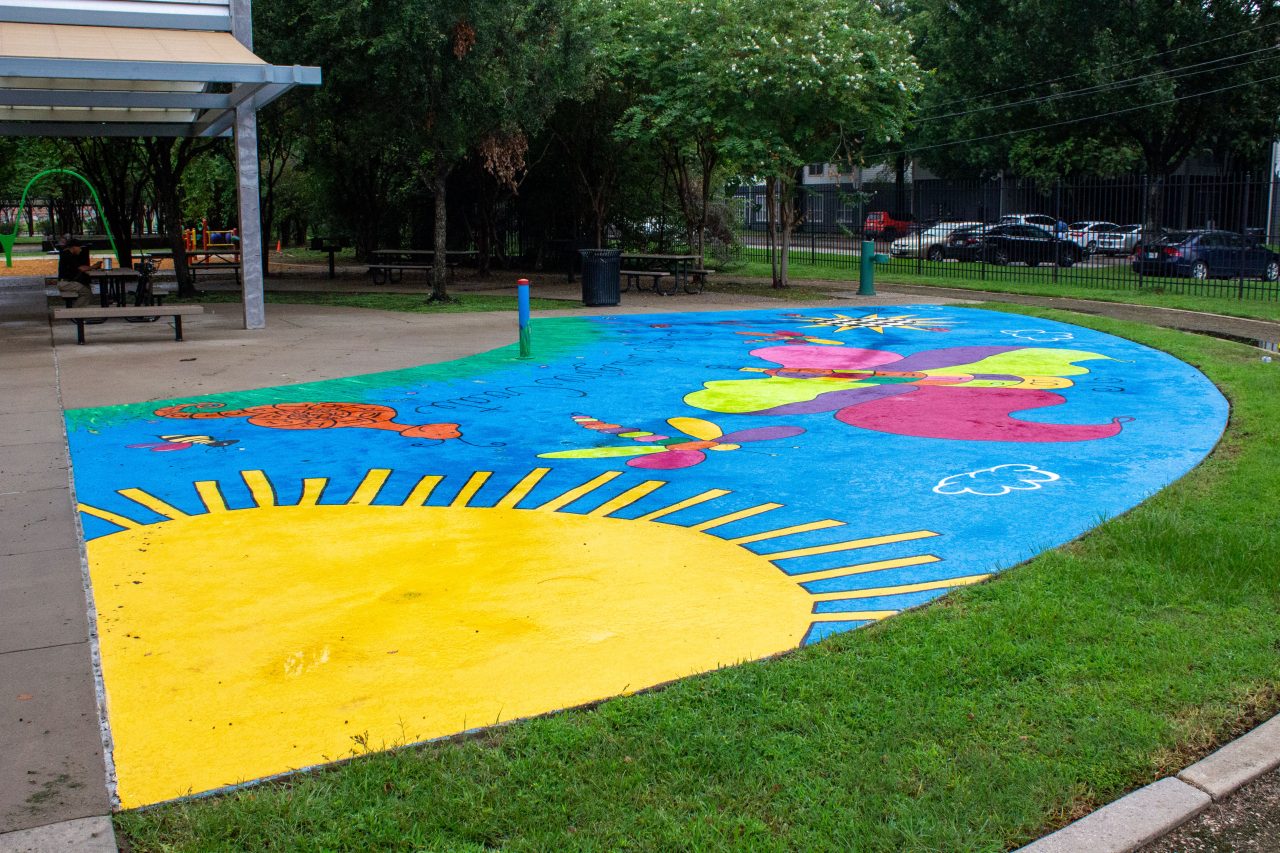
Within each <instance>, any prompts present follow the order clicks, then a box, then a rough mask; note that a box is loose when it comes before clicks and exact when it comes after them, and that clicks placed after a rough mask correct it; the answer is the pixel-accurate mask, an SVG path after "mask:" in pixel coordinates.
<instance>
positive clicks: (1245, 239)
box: [1236, 172, 1251, 299]
mask: <svg viewBox="0 0 1280 853" xmlns="http://www.w3.org/2000/svg"><path fill="white" fill-rule="evenodd" d="M1250 177H1251V175H1249V173H1247V172H1246V173H1245V176H1244V183H1243V184H1242V185H1241V187H1240V260H1239V261H1238V262H1237V266H1238V267H1239V272H1240V281H1239V284H1238V286H1237V290H1236V298H1237V299H1244V253H1245V249H1246V247H1247V245H1248V243H1249V178H1250Z"/></svg>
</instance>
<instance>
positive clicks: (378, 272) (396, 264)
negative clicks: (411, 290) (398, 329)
mask: <svg viewBox="0 0 1280 853" xmlns="http://www.w3.org/2000/svg"><path fill="white" fill-rule="evenodd" d="M444 254H445V263H446V265H448V266H450V267H451V266H452V265H454V264H456V263H457V262H458V261H459V260H461V259H463V258H467V259H470V258H474V257H476V256H477V255H478V254H479V253H478V252H476V251H475V250H474V249H449V250H447V251H446V252H445V253H444ZM435 258H436V252H435V249H374V250H373V251H372V252H370V253H369V275H371V276H372V277H373V283H374V284H382V283H383V282H390V283H392V284H395V283H396V282H397V281H399V280H400V279H401V277H403V275H404V271H405V270H429V269H431V268H432V267H433V266H434V265H435Z"/></svg>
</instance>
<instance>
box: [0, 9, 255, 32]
mask: <svg viewBox="0 0 1280 853" xmlns="http://www.w3.org/2000/svg"><path fill="white" fill-rule="evenodd" d="M213 8H216V7H213ZM0 21H4V22H11V23H15V24H72V25H79V26H95V27H138V28H141V29H156V30H210V31H214V32H226V31H227V30H228V29H230V26H231V23H230V16H229V15H227V14H226V13H225V12H223V13H221V14H219V13H217V12H208V13H206V12H201V13H198V14H190V15H183V14H174V13H171V12H170V13H165V12H110V11H93V10H89V9H83V8H77V9H50V8H28V7H24V6H0Z"/></svg>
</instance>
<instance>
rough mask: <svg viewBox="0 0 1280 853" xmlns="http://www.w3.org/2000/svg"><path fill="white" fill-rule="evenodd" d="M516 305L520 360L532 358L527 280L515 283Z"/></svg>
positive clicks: (523, 279)
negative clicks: (518, 323)
mask: <svg viewBox="0 0 1280 853" xmlns="http://www.w3.org/2000/svg"><path fill="white" fill-rule="evenodd" d="M516 305H517V307H518V309H519V314H520V358H533V338H532V337H531V336H530V334H529V279H527V278H522V279H520V280H519V281H517V282H516Z"/></svg>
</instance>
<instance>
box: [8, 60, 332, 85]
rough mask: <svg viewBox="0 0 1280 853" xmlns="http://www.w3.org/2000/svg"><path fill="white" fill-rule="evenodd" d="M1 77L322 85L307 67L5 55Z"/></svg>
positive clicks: (318, 73)
mask: <svg viewBox="0 0 1280 853" xmlns="http://www.w3.org/2000/svg"><path fill="white" fill-rule="evenodd" d="M0 77H18V78H30V77H53V78H63V79H70V80H149V81H159V82H181V83H294V84H298V85H304V86H306V85H311V86H315V85H319V83H320V69H319V68H315V67H312V66H304V65H266V64H263V65H257V64H247V63H246V64H240V63H230V62H148V61H145V60H120V59H50V58H39V57H34V58H33V57H19V56H4V57H0Z"/></svg>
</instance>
